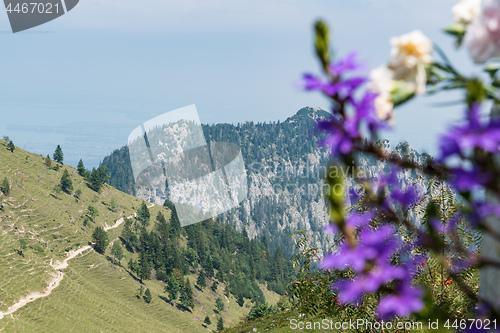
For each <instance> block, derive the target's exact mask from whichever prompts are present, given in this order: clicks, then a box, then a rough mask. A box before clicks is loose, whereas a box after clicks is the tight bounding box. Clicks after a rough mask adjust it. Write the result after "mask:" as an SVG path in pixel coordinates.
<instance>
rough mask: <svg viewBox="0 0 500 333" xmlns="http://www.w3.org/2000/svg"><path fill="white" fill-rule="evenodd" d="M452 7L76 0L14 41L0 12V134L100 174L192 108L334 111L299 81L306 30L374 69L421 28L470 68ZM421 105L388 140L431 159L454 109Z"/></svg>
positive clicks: (237, 113) (447, 0) (251, 112)
mask: <svg viewBox="0 0 500 333" xmlns="http://www.w3.org/2000/svg"><path fill="white" fill-rule="evenodd" d="M454 3H455V1H454V0H420V1H407V0H399V1H396V0H373V1H371V0H344V1H334V0H324V1H314V0H307V1H295V0H278V1H275V0H252V1H235V0H215V1H206V0H188V1H175V2H174V1H170V0H168V1H166V0H150V1H131V0H105V1H104V0H100V1H97V0H81V1H80V4H79V5H78V6H77V7H75V8H74V9H73V10H72V11H71V12H69V13H68V14H66V15H64V16H62V17H61V18H59V19H57V20H55V21H53V22H50V23H47V24H45V25H42V26H39V27H37V28H34V29H31V30H28V31H26V32H23V33H18V34H12V33H11V32H10V26H9V23H8V20H7V15H6V13H5V12H0V44H1V45H2V52H1V54H0V64H1V66H2V70H1V72H0V73H1V76H0V135H4V134H7V135H9V136H10V137H11V138H12V139H13V140H14V142H15V143H16V145H18V146H20V147H21V148H24V149H27V150H29V151H32V152H35V153H41V154H44V155H45V154H52V152H53V150H54V148H55V146H56V145H57V144H60V145H61V146H62V148H63V150H64V152H65V155H66V162H67V163H68V164H72V165H76V163H77V162H78V160H79V159H80V158H83V160H84V162H86V165H87V166H88V167H92V166H97V165H98V163H99V161H100V160H102V158H103V157H104V156H105V155H107V154H108V153H110V152H111V151H112V150H113V149H116V148H119V147H121V146H122V145H124V144H126V140H127V137H128V134H129V133H130V132H131V131H132V130H133V129H134V128H135V127H137V126H138V125H140V124H141V123H142V122H144V121H146V120H148V119H150V118H153V117H155V116H157V115H159V114H161V113H164V112H167V111H170V110H173V109H176V108H179V107H183V106H186V105H190V104H196V106H197V109H198V112H199V115H200V119H201V121H202V122H203V123H217V122H233V123H234V122H244V121H245V120H253V121H273V120H278V119H279V120H284V119H286V118H287V117H289V116H291V115H293V114H294V113H295V112H296V111H297V110H299V109H300V108H302V107H304V106H320V107H324V108H326V107H327V106H328V105H327V104H326V103H325V101H324V100H323V99H322V98H321V97H320V96H319V95H316V94H307V93H304V92H301V91H298V90H297V88H295V87H294V85H293V82H294V81H297V80H298V79H299V78H300V76H301V74H302V73H303V72H304V71H314V72H315V71H317V69H318V66H317V63H316V61H315V59H314V56H313V52H312V24H313V22H314V20H315V19H316V18H319V17H321V18H324V19H325V20H327V21H328V22H329V23H330V24H331V25H332V27H333V41H334V45H335V48H336V50H337V51H338V53H339V54H345V53H347V52H348V51H350V50H351V49H355V50H358V51H359V52H360V54H361V57H362V58H363V59H366V60H367V63H368V65H369V66H370V67H376V66H378V65H380V64H383V63H384V62H385V61H386V60H387V59H388V56H389V50H390V45H389V39H390V37H392V36H396V35H400V34H403V33H406V32H409V31H411V30H413V29H421V30H422V31H423V32H424V33H425V34H427V35H428V36H429V37H430V38H431V39H433V40H434V41H436V42H437V43H438V44H439V45H441V47H442V48H443V49H444V50H445V51H447V53H448V54H449V55H450V57H451V58H452V60H453V61H454V62H456V63H457V64H458V65H459V66H462V67H463V68H465V69H466V70H465V72H466V73H472V72H473V71H474V70H476V71H478V69H477V68H474V67H472V66H471V62H470V60H469V58H468V55H467V53H466V52H465V51H464V50H461V51H459V52H456V51H454V48H453V45H452V40H451V39H450V38H448V37H446V36H445V35H444V34H443V33H442V32H441V30H442V29H443V28H444V27H445V26H446V25H447V24H448V23H449V22H450V20H451V7H452V6H453V4H454ZM459 97H460V96H457V95H447V96H441V97H438V98H434V97H433V98H422V99H421V100H419V101H417V102H413V103H411V105H409V106H407V107H405V108H403V109H400V110H398V111H397V115H396V123H397V128H396V130H395V132H394V133H391V134H388V135H387V137H388V138H389V139H391V141H392V142H393V143H394V142H395V141H398V140H404V139H405V140H408V141H409V142H410V143H411V144H412V145H413V146H414V147H416V148H418V149H421V150H422V149H424V150H427V151H429V152H431V153H433V152H435V150H434V149H433V148H432V147H433V146H434V145H435V137H436V135H437V134H438V133H440V132H442V131H443V130H444V129H445V124H446V123H447V122H448V121H450V120H453V119H457V118H458V117H459V116H460V114H461V108H460V107H457V106H455V107H449V108H435V107H431V105H432V104H433V103H435V102H443V101H449V100H457V99H458V98H459Z"/></svg>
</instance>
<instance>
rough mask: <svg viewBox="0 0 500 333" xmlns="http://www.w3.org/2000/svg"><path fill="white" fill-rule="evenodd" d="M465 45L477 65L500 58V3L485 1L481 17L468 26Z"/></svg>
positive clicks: (494, 0)
mask: <svg viewBox="0 0 500 333" xmlns="http://www.w3.org/2000/svg"><path fill="white" fill-rule="evenodd" d="M464 44H465V45H466V46H467V48H468V49H469V52H470V54H471V56H472V58H473V59H474V62H475V63H477V64H482V63H484V62H486V61H487V60H489V59H491V58H494V57H498V56H500V1H499V0H485V1H483V8H482V9H481V13H480V15H479V17H477V18H476V19H475V20H474V21H472V23H470V24H469V25H468V26H467V30H466V33H465V37H464Z"/></svg>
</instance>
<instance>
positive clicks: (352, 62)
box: [329, 51, 363, 76]
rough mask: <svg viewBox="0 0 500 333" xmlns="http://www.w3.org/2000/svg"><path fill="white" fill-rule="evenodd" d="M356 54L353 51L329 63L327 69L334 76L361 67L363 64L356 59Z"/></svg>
mask: <svg viewBox="0 0 500 333" xmlns="http://www.w3.org/2000/svg"><path fill="white" fill-rule="evenodd" d="M357 56H358V54H357V53H356V52H355V51H353V52H351V53H349V54H348V55H347V56H345V57H344V58H343V59H340V60H338V61H337V62H335V63H334V64H332V65H330V67H329V71H330V73H332V74H333V75H335V76H340V75H342V74H344V73H345V72H349V71H355V70H358V69H361V68H362V67H363V64H362V63H361V61H358V59H357Z"/></svg>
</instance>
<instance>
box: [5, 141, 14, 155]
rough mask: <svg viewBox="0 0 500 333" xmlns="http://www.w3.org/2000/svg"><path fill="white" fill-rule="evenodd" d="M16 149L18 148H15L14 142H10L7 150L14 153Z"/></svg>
mask: <svg viewBox="0 0 500 333" xmlns="http://www.w3.org/2000/svg"><path fill="white" fill-rule="evenodd" d="M14 149H16V146H14V142H12V140H10V141H9V143H8V144H7V150H10V152H11V153H13V152H14Z"/></svg>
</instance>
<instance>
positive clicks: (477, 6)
mask: <svg viewBox="0 0 500 333" xmlns="http://www.w3.org/2000/svg"><path fill="white" fill-rule="evenodd" d="M480 11H481V0H460V2H459V3H457V4H456V5H455V6H453V8H452V9H451V12H452V14H453V22H456V23H463V24H469V23H471V22H472V21H473V20H475V19H476V18H477V17H478V16H479V13H480Z"/></svg>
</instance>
